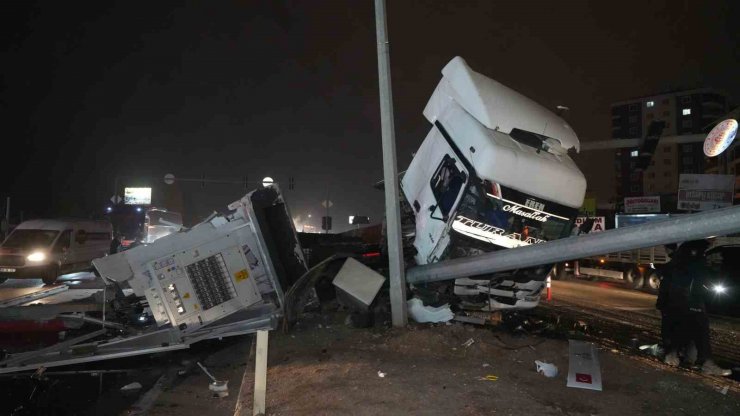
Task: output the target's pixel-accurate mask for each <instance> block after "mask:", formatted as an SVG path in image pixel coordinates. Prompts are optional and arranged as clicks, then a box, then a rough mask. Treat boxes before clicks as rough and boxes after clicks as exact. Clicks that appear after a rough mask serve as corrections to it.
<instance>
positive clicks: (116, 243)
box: [109, 233, 121, 254]
mask: <svg viewBox="0 0 740 416" xmlns="http://www.w3.org/2000/svg"><path fill="white" fill-rule="evenodd" d="M120 248H121V234H120V233H113V240H111V242H110V253H109V254H116V253H118V250H119V249H120Z"/></svg>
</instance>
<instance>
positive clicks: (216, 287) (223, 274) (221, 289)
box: [185, 253, 236, 310]
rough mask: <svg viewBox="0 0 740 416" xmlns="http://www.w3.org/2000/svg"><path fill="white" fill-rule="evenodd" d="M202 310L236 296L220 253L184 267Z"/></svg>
mask: <svg viewBox="0 0 740 416" xmlns="http://www.w3.org/2000/svg"><path fill="white" fill-rule="evenodd" d="M185 270H186V271H187V273H188V277H190V282H191V284H192V285H193V288H194V289H195V294H196V295H197V296H198V299H199V300H200V303H201V306H202V307H203V310H208V309H211V308H213V307H214V306H218V305H220V304H222V303H224V302H226V301H228V300H230V299H233V298H235V297H236V290H235V289H234V284H233V283H232V282H231V279H230V278H229V271H228V270H226V264H225V263H224V258H223V256H222V255H221V253H219V254H216V255H213V256H211V257H208V258H205V259H203V260H200V261H198V262H195V263H193V264H191V265H189V266H186V267H185Z"/></svg>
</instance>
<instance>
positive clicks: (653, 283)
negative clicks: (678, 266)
mask: <svg viewBox="0 0 740 416" xmlns="http://www.w3.org/2000/svg"><path fill="white" fill-rule="evenodd" d="M645 288H646V289H647V290H649V291H650V292H652V293H658V289H660V276H659V275H658V273H656V272H655V270H650V272H648V274H647V277H646V278H645Z"/></svg>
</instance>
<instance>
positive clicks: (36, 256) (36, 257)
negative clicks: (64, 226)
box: [26, 251, 46, 261]
mask: <svg viewBox="0 0 740 416" xmlns="http://www.w3.org/2000/svg"><path fill="white" fill-rule="evenodd" d="M26 259H28V261H44V260H46V254H44V253H42V252H40V251H37V252H34V253H31V254H30V255H29V256H28V257H26Z"/></svg>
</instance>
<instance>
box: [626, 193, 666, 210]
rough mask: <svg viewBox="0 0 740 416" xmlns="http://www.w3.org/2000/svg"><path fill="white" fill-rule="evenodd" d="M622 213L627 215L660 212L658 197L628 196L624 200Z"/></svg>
mask: <svg viewBox="0 0 740 416" xmlns="http://www.w3.org/2000/svg"><path fill="white" fill-rule="evenodd" d="M624 212H626V213H627V214H646V213H649V212H660V196H630V197H627V198H624Z"/></svg>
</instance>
